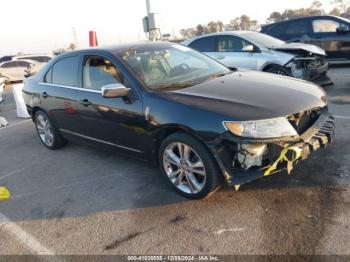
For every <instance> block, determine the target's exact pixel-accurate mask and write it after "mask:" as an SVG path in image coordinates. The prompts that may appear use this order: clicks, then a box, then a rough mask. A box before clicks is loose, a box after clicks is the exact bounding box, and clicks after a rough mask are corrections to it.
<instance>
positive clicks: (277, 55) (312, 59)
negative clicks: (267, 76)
mask: <svg viewBox="0 0 350 262" xmlns="http://www.w3.org/2000/svg"><path fill="white" fill-rule="evenodd" d="M182 44H183V45H186V46H189V47H191V48H193V49H196V50H198V51H200V52H203V53H205V54H207V55H208V56H210V57H212V58H214V59H215V60H217V61H219V62H220V63H222V64H224V65H225V66H227V67H238V68H241V69H248V70H258V71H264V72H269V73H275V74H279V75H286V76H292V77H295V78H299V79H304V80H308V81H312V82H315V83H318V84H320V85H323V86H326V85H330V84H332V82H331V80H330V79H329V78H328V76H327V70H328V64H327V63H325V62H324V58H325V55H326V53H325V51H324V50H323V49H321V48H319V47H318V46H315V45H309V44H303V43H285V42H283V41H281V40H279V39H277V38H274V37H272V36H269V35H265V34H261V33H258V32H253V31H232V32H220V33H213V34H207V35H201V36H197V37H194V38H192V39H189V40H186V41H184V42H183V43H182Z"/></svg>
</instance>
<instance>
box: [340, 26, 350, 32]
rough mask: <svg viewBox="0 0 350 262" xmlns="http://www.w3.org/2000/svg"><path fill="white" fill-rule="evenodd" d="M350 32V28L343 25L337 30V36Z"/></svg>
mask: <svg viewBox="0 0 350 262" xmlns="http://www.w3.org/2000/svg"><path fill="white" fill-rule="evenodd" d="M349 31H350V29H349V26H347V25H341V26H339V27H338V28H337V34H346V33H348V32H349Z"/></svg>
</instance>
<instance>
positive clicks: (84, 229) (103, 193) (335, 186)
mask: <svg viewBox="0 0 350 262" xmlns="http://www.w3.org/2000/svg"><path fill="white" fill-rule="evenodd" d="M330 76H331V78H332V80H333V81H334V82H335V86H334V87H329V88H327V90H326V91H327V93H328V95H329V102H330V106H329V107H330V111H331V112H332V113H333V114H334V115H335V117H336V139H335V142H334V143H333V144H331V145H330V146H329V147H327V148H325V149H321V150H319V151H317V152H315V153H314V154H313V155H312V156H311V157H310V158H309V159H307V160H306V161H304V162H302V163H300V164H299V165H298V166H296V167H295V170H293V171H294V172H293V174H292V175H291V176H288V175H272V176H270V177H266V178H263V179H260V180H258V181H255V182H253V183H250V184H247V185H244V186H242V187H241V189H240V190H239V191H238V192H235V191H234V190H233V189H232V188H229V187H227V186H224V187H223V188H221V189H220V190H219V191H217V192H216V193H215V194H213V195H212V196H211V197H209V198H206V199H203V200H199V201H190V200H187V199H184V198H182V197H181V196H179V195H177V194H176V193H175V192H174V191H173V190H172V188H171V186H170V185H169V184H168V182H167V180H166V178H165V177H163V176H162V175H161V173H160V171H158V169H157V168H155V167H152V166H151V165H149V164H147V163H143V162H139V161H137V160H134V159H130V158H126V157H122V156H119V155H116V154H112V153H110V152H105V151H101V150H97V149H94V148H91V147H87V146H83V145H78V144H72V143H69V144H68V145H67V146H66V147H64V148H63V149H61V150H57V151H50V150H48V149H46V148H45V147H44V146H43V145H42V144H41V142H40V141H39V139H38V137H37V135H36V132H35V128H34V125H33V123H32V122H31V121H30V120H23V119H17V118H16V117H15V107H14V103H13V101H12V100H11V99H12V98H11V91H10V90H8V91H7V92H6V94H5V100H6V104H5V105H1V106H0V115H2V116H5V117H6V118H7V120H8V121H9V123H10V125H9V126H8V127H6V128H1V129H0V185H1V186H6V187H7V188H8V189H9V190H10V191H11V193H12V196H11V198H10V199H9V200H8V201H5V202H1V203H0V239H1V240H0V243H1V244H0V254H1V255H4V254H74V255H78V254H95V255H99V254H107V255H108V254H143V255H146V254H152V255H158V254H163V255H165V254H166V255H170V254H176V255H188V254H192V255H201V254H206V255H209V254H216V255H225V254H231V255H232V254H234V255H245V254H249V255H289V254H292V255H315V254H317V255H350V248H349V247H350V245H349V243H350V186H349V183H350V146H349V143H350V139H349V137H350V132H349V129H350V68H346V67H336V68H332V69H331V70H330Z"/></svg>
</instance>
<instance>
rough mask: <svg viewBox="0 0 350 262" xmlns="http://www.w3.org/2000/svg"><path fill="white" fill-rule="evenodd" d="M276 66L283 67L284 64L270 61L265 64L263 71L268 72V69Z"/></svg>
mask: <svg viewBox="0 0 350 262" xmlns="http://www.w3.org/2000/svg"><path fill="white" fill-rule="evenodd" d="M274 66H277V67H283V65H280V64H278V63H268V64H265V65H264V66H263V69H262V71H263V72H266V71H267V70H268V69H270V68H271V67H274Z"/></svg>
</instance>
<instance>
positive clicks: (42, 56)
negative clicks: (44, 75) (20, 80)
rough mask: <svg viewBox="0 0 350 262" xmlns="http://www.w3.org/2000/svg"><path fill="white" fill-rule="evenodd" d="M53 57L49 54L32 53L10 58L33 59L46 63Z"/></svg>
mask: <svg viewBox="0 0 350 262" xmlns="http://www.w3.org/2000/svg"><path fill="white" fill-rule="evenodd" d="M52 58H53V56H52V55H49V54H33V55H18V56H15V57H13V58H12V60H28V59H29V60H34V61H37V62H39V63H47V62H49V61H50V60H51V59H52Z"/></svg>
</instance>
